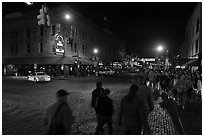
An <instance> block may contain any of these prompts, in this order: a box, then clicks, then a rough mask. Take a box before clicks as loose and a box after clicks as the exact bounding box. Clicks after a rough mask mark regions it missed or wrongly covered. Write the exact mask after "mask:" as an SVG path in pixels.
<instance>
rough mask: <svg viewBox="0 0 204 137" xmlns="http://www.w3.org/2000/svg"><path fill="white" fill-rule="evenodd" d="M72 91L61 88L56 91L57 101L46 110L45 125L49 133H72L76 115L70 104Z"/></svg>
mask: <svg viewBox="0 0 204 137" xmlns="http://www.w3.org/2000/svg"><path fill="white" fill-rule="evenodd" d="M69 94H70V93H69V92H67V91H66V90H64V89H60V90H58V91H57V93H56V98H57V101H56V102H55V103H53V104H52V105H51V106H50V107H49V108H48V109H47V112H46V118H45V125H46V126H47V128H48V130H47V134H48V135H70V134H71V131H72V124H73V123H74V116H73V114H72V110H71V108H70V106H69V104H68V101H67V99H68V95H69Z"/></svg>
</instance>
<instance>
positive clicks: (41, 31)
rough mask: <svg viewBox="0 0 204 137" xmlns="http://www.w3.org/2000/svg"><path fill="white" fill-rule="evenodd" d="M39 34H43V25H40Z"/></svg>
mask: <svg viewBox="0 0 204 137" xmlns="http://www.w3.org/2000/svg"><path fill="white" fill-rule="evenodd" d="M40 36H43V26H40Z"/></svg>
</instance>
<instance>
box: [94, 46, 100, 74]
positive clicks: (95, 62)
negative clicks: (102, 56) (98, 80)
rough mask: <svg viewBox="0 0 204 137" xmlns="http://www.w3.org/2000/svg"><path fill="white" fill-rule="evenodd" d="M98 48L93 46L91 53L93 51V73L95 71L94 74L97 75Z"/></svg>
mask: <svg viewBox="0 0 204 137" xmlns="http://www.w3.org/2000/svg"><path fill="white" fill-rule="evenodd" d="M98 52H99V51H98V49H97V48H94V49H93V53H94V67H95V73H96V76H98V71H99V70H98V60H99V58H98V57H97V54H98Z"/></svg>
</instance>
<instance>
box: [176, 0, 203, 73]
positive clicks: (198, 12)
mask: <svg viewBox="0 0 204 137" xmlns="http://www.w3.org/2000/svg"><path fill="white" fill-rule="evenodd" d="M201 56H202V3H201V2H200V3H198V4H197V5H196V7H195V10H194V11H193V13H192V15H191V17H190V18H189V20H188V22H187V25H186V36H185V41H184V43H183V44H182V46H181V47H180V57H181V58H185V59H191V61H189V62H187V63H186V64H184V66H190V67H193V68H192V69H199V70H201V66H202V63H201V61H202V57H201Z"/></svg>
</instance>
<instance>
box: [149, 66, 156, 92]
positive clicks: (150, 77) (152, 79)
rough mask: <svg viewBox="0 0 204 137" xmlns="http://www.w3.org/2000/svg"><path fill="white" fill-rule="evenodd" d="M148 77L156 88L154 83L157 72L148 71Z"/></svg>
mask: <svg viewBox="0 0 204 137" xmlns="http://www.w3.org/2000/svg"><path fill="white" fill-rule="evenodd" d="M148 78H149V81H150V85H151V86H152V88H154V86H155V85H154V84H155V72H154V70H152V69H151V70H150V72H149V73H148Z"/></svg>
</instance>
